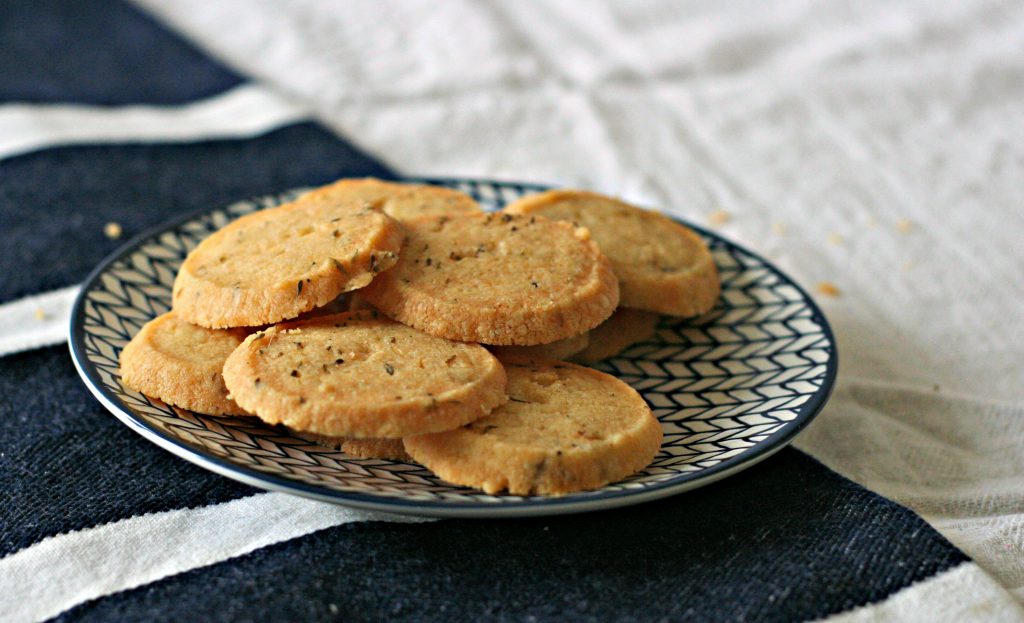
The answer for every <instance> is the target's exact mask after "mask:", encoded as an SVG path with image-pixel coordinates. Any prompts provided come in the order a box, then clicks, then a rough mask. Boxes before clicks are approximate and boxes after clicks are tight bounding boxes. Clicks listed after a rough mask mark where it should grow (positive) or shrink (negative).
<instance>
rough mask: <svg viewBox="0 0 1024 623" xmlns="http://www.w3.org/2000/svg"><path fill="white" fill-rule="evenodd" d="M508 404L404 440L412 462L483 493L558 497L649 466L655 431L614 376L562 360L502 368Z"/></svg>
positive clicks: (647, 413) (646, 411) (657, 437)
mask: <svg viewBox="0 0 1024 623" xmlns="http://www.w3.org/2000/svg"><path fill="white" fill-rule="evenodd" d="M505 365H506V371H507V373H508V391H509V402H508V403H506V404H505V406H503V407H499V408H498V409H495V410H494V411H493V412H492V413H491V414H490V415H488V416H486V417H483V418H481V419H479V420H477V421H475V422H473V423H472V424H469V425H467V426H463V427H460V428H457V429H455V430H451V431H446V432H443V433H434V434H430V435H417V436H414V437H407V438H406V439H405V440H404V442H405V449H406V451H407V452H408V453H409V455H410V456H412V457H413V458H414V459H415V460H416V461H417V462H419V463H422V464H423V465H425V466H426V467H428V468H429V469H430V470H431V471H433V472H434V473H435V474H437V475H438V476H440V477H441V478H443V479H444V480H447V481H448V482H452V483H455V484H460V485H465V486H469V487H476V488H478V489H483V490H484V491H486V492H487V493H498V492H499V491H503V490H508V492H509V493H512V494H514V495H531V494H539V495H564V494H566V493H572V492H573V491H584V490H587V489H596V488H598V487H601V486H604V485H606V484H608V483H610V482H616V481H618V480H622V479H623V478H625V477H627V476H629V475H630V474H632V473H634V472H636V471H638V470H640V469H643V468H644V467H646V466H647V465H649V464H650V462H651V460H652V459H653V458H654V456H655V455H656V454H657V452H658V449H659V448H660V447H661V438H662V433H661V426H660V425H659V424H658V421H657V420H656V419H655V418H654V416H653V415H652V414H651V410H650V408H648V406H647V403H645V402H644V399H643V398H641V397H640V395H639V394H638V393H636V391H635V390H634V389H633V388H631V387H630V386H629V385H626V384H625V383H623V382H622V381H620V380H618V379H617V378H615V377H613V376H610V375H608V374H604V373H602V372H598V371H597V370H591V369H590V368H584V367H582V366H577V365H574V364H570V363H564V362H525V361H520V362H507V363H506V364H505Z"/></svg>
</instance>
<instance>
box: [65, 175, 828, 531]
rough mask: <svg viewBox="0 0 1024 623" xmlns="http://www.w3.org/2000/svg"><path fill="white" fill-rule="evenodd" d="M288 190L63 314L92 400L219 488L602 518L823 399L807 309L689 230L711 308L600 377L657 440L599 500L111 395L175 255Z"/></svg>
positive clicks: (721, 469) (464, 512)
mask: <svg viewBox="0 0 1024 623" xmlns="http://www.w3.org/2000/svg"><path fill="white" fill-rule="evenodd" d="M417 181H424V180H417ZM425 181H428V182H430V183H434V184H439V185H443V186H449V187H452V188H457V189H459V190H462V191H464V192H467V193H469V194H470V195H472V196H474V197H475V198H476V199H477V200H478V201H480V202H481V204H482V205H484V206H485V207H486V208H487V209H489V210H494V209H499V208H501V207H502V206H503V205H505V203H507V202H509V201H512V200H515V199H517V198H518V197H520V196H522V195H524V194H526V193H530V192H536V191H539V190H543V189H544V187H542V186H537V185H531V184H519V183H508V182H496V181H484V180H456V179H442V180H425ZM300 192H301V191H300V190H296V191H292V192H288V193H283V194H280V195H274V196H267V197H260V198H257V199H252V200H247V201H241V202H238V203H235V204H232V205H229V206H227V207H224V208H220V209H216V210H212V211H206V212H203V213H200V214H196V215H189V216H186V217H184V218H181V219H179V220H177V221H176V222H173V223H170V224H167V225H164V226H161V227H159V228H157V229H154V230H151V231H149V232H146V233H144V234H142V235H140V236H138V237H136V238H135V239H134V240H132V241H131V242H129V243H127V244H126V245H125V246H124V247H123V248H122V249H121V250H119V251H118V252H117V253H115V254H114V255H112V256H111V257H109V258H108V259H107V260H105V261H104V262H103V263H102V264H101V265H100V266H99V267H98V268H97V269H96V270H95V271H94V272H93V273H92V275H90V277H89V278H88V279H87V280H86V282H85V284H84V286H83V288H82V291H81V293H80V294H79V296H78V300H77V302H76V304H75V307H74V310H73V312H72V317H71V327H70V344H71V356H72V358H73V359H74V361H75V365H76V366H77V368H78V371H79V373H80V374H81V375H82V378H83V379H84V380H85V383H86V385H88V387H89V389H90V390H91V391H92V393H93V394H94V395H95V396H96V397H97V398H98V399H99V401H100V402H102V403H103V405H104V406H105V407H106V408H107V409H109V410H110V411H111V413H113V414H114V415H115V416H117V418H119V419H120V420H121V421H122V422H124V423H125V424H126V425H127V426H129V427H130V428H132V429H133V430H135V431H136V432H138V433H140V434H141V435H142V436H143V437H145V438H146V439H148V440H150V441H152V442H154V443H156V444H157V445H159V446H161V447H162V448H164V449H166V450H169V451H171V452H173V453H174V454H176V455H178V456H180V457H182V458H184V459H187V460H189V461H192V462H193V463H196V464H197V465H200V466H202V467H205V468H207V469H209V470H211V471H214V472H216V473H218V474H222V475H224V476H227V477H229V478H234V479H236V480H240V481H242V482H244V483H247V484H250V485H253V486H256V487H261V488H264V489H270V490H275V491H284V492H288V493H294V494H297V495H303V496H308V497H312V498H316V499H318V500H324V501H328V502H335V503H338V504H345V505H349V506H355V507H361V508H367V509H375V510H383V511H390V512H398V513H411V514H418V515H433V516H476V517H500V516H513V515H515V516H523V515H546V514H556V513H570V512H581V511H588V510H595V509H602V508H611V507H616V506H625V505H628V504H636V503H639V502H644V501H647V500H653V499H656V498H662V497H665V496H669V495H674V494H676V493H680V492H683V491H686V490H688V489H693V488H696V487H699V486H702V485H705V484H708V483H710V482H714V481H716V480H719V479H721V478H724V477H726V476H728V475H730V474H734V473H736V472H738V471H740V470H742V469H745V468H747V467H750V466H751V465H753V464H755V463H757V462H758V461H761V460H763V459H765V458H767V457H768V456H770V455H771V454H773V453H774V452H776V451H778V450H779V449H781V448H782V447H784V446H785V445H786V444H788V443H789V442H790V441H791V440H792V439H793V437H794V435H796V434H797V433H798V432H799V431H800V430H801V429H802V428H803V427H804V426H806V425H807V423H808V422H810V420H811V419H812V418H813V417H814V416H815V415H816V414H817V413H818V411H820V410H821V408H822V406H823V405H824V403H825V400H826V399H827V397H828V395H829V392H830V390H831V388H832V384H833V381H834V378H835V373H836V351H835V344H834V341H833V338H832V333H831V331H830V330H829V327H828V323H827V322H826V321H825V318H824V316H823V315H822V313H821V311H820V310H819V309H818V307H817V306H816V305H815V304H814V302H813V301H812V300H811V298H810V297H809V296H808V295H807V294H806V293H805V292H804V291H803V290H802V289H801V288H800V287H799V286H797V285H796V283H794V282H793V280H791V279H790V278H789V277H787V276H786V275H784V274H783V273H782V272H780V271H779V270H778V269H776V268H775V267H774V266H772V265H771V264H769V263H768V262H766V261H765V260H764V259H762V258H760V257H758V256H757V255H756V254H754V253H751V252H750V251H747V250H745V249H743V248H741V247H739V246H737V245H735V244H733V243H731V242H728V241H727V240H724V239H722V238H720V237H718V236H716V235H715V234H712V233H710V232H707V231H703V230H701V229H700V228H698V227H693V226H692V225H691V227H693V229H694V230H696V231H698V232H699V233H700V234H701V235H702V236H703V237H704V239H705V240H707V242H708V244H709V246H710V248H711V250H712V252H713V254H714V257H715V261H716V262H717V264H718V268H719V271H720V272H721V277H722V296H721V300H720V301H719V303H718V305H717V306H716V307H715V309H714V310H712V311H711V312H710V313H708V314H706V315H705V316H702V317H700V318H696V319H691V320H676V319H672V318H667V317H666V318H663V319H662V321H661V324H660V326H659V329H658V333H657V336H656V337H655V338H654V339H652V340H651V341H649V342H646V343H643V344H638V345H636V346H634V347H632V348H630V349H629V350H627V351H625V352H623V353H622V354H621V355H619V356H617V357H614V358H611V359H608V360H606V361H604V362H602V363H601V364H600V365H599V366H598V367H599V368H600V369H601V370H603V371H605V372H609V373H611V374H614V375H616V376H618V377H619V378H621V379H622V380H624V381H626V382H627V383H629V384H630V385H632V386H633V387H635V388H636V389H637V390H638V391H639V392H640V393H641V394H643V396H644V398H645V399H646V400H647V402H648V403H649V404H650V405H651V408H652V409H653V410H654V414H655V415H656V416H657V417H658V419H659V420H660V421H661V424H662V428H663V429H664V432H665V439H664V443H663V444H662V447H661V451H660V452H659V453H658V456H657V457H656V458H655V460H654V462H653V463H652V464H651V465H650V466H649V467H648V468H647V469H645V470H644V471H643V472H641V473H638V474H635V475H634V476H632V477H630V478H628V479H627V480H624V481H622V482H618V483H615V484H612V485H608V486H606V487H604V488H602V489H600V490H597V491H589V492H586V493H577V494H573V495H568V496H564V497H557V498H544V497H520V496H511V495H487V494H484V493H481V492H478V491H474V490H472V489H467V488H463V487H457V486H453V485H450V484H448V483H446V482H444V481H442V480H440V479H438V478H437V477H435V476H434V475H433V474H431V473H430V472H429V471H428V470H426V469H424V468H423V467H421V466H419V465H415V464H411V463H401V462H394V461H386V460H375V459H357V458H352V457H349V456H347V455H345V454H343V453H341V452H339V451H336V450H330V449H327V448H323V447H321V446H318V445H315V444H312V443H310V442H308V441H305V440H302V439H299V438H297V437H294V436H292V435H290V434H289V433H288V432H287V431H285V430H283V429H280V428H274V427H270V426H266V425H263V424H261V423H260V422H258V421H255V420H254V419H248V418H233V417H212V416H207V415H200V414H197V413H192V412H189V411H184V410H182V409H178V408H175V407H170V406H168V405H166V404H164V403H162V402H160V401H158V400H154V399H151V398H148V397H146V396H144V395H142V394H139V393H138V392H135V391H132V390H130V389H128V388H127V387H124V386H123V385H122V384H121V378H120V375H119V373H118V363H117V362H118V357H119V355H120V352H121V349H122V348H123V347H124V345H125V344H126V343H127V342H128V340H129V339H131V337H132V336H133V335H135V333H136V332H137V331H138V330H139V329H140V327H142V325H143V324H145V323H146V322H147V321H149V320H150V319H152V318H154V317H155V316H157V315H159V314H161V313H163V312H165V311H167V310H168V309H169V308H170V305H171V285H172V283H173V281H174V275H175V273H176V271H177V269H178V265H179V264H180V263H181V262H182V260H183V259H184V257H185V255H186V254H187V253H188V252H189V250H190V249H192V248H194V247H195V246H196V245H197V244H198V243H199V241H200V240H202V239H203V238H205V237H206V236H208V235H209V234H210V233H211V232H213V231H215V230H216V229H218V228H220V227H221V226H223V225H224V224H226V223H228V222H229V221H231V220H232V219H234V218H237V217H239V216H242V215H243V214H247V213H249V212H252V211H254V210H258V209H261V208H266V207H270V206H274V205H277V204H278V203H281V202H283V201H286V200H289V199H291V198H293V197H295V196H296V195H297V194H299V193H300Z"/></svg>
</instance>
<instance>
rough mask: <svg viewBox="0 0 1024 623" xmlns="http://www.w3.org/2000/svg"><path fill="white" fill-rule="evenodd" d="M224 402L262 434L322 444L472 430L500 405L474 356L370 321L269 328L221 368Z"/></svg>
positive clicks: (353, 317) (488, 366) (345, 318)
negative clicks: (292, 435)
mask: <svg viewBox="0 0 1024 623" xmlns="http://www.w3.org/2000/svg"><path fill="white" fill-rule="evenodd" d="M224 380H225V382H226V383H227V386H228V389H229V390H230V391H231V397H232V398H233V399H234V400H235V401H236V402H237V403H238V404H239V405H241V406H242V407H243V408H244V409H246V410H247V411H250V412H251V413H254V414H256V415H257V416H259V418H260V419H262V420H263V421H264V422H266V423H268V424H284V425H285V426H287V427H288V428H291V429H294V430H299V431H304V432H309V433H316V434H318V435H327V436H331V437H359V438H365V437H404V436H406V435H412V434H418V433H426V432H435V431H441V430H447V429H450V428H454V427H457V426H462V425H463V424H466V423H469V422H472V421H473V420H475V419H477V418H479V417H482V416H484V415H486V414H487V413H489V412H490V411H491V409H493V408H494V407H496V406H498V405H500V404H502V403H503V402H505V400H506V399H507V397H506V395H505V372H504V369H503V368H502V366H501V364H500V363H499V362H498V360H497V359H496V358H495V357H494V356H493V355H492V354H491V353H489V352H488V351H487V349H485V348H484V347H482V346H479V345H477V344H466V343H462V342H452V341H450V340H446V339H443V338H438V337H434V336H431V335H427V334H425V333H422V332H420V331H417V330H415V329H413V328H410V327H407V326H404V325H400V324H398V323H396V322H392V321H391V320H388V319H387V318H384V317H383V315H381V314H379V313H377V312H374V311H368V312H353V313H344V314H338V315H335V316H323V317H320V318H314V319H311V320H307V321H303V322H292V323H285V324H280V325H276V326H274V327H271V328H269V329H267V330H266V331H261V332H259V333H254V334H253V335H250V336H249V337H248V338H246V340H245V342H243V343H242V345H241V346H239V347H238V348H237V349H236V350H235V352H233V353H232V354H231V356H230V357H228V360H227V362H226V363H225V364H224Z"/></svg>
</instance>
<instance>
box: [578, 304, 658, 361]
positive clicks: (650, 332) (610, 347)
mask: <svg viewBox="0 0 1024 623" xmlns="http://www.w3.org/2000/svg"><path fill="white" fill-rule="evenodd" d="M659 318H660V316H658V314H652V313H651V312H645V311H640V310H639V309H629V308H628V307H620V308H618V309H616V310H615V313H614V314H612V315H611V317H610V318H609V319H608V320H605V321H604V322H602V323H601V324H599V325H598V326H597V327H595V328H593V329H591V330H590V343H589V344H587V346H586V347H585V348H583V349H582V350H580V351H579V352H577V353H576V354H575V355H573V357H572V360H573V361H578V362H580V363H583V364H592V363H597V362H598V361H601V360H602V359H607V358H608V357H614V356H615V355H618V354H619V353H621V352H622V351H624V350H626V349H627V348H629V347H630V346H632V345H633V344H637V343H639V342H643V341H645V340H648V339H650V338H651V337H653V336H654V333H655V331H656V330H657V328H658V320H659Z"/></svg>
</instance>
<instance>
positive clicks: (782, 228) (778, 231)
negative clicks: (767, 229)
mask: <svg viewBox="0 0 1024 623" xmlns="http://www.w3.org/2000/svg"><path fill="white" fill-rule="evenodd" d="M788 230H789V228H788V227H787V226H786V224H785V223H773V224H772V232H774V233H775V235H776V236H785V235H786V232H787V231H788Z"/></svg>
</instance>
